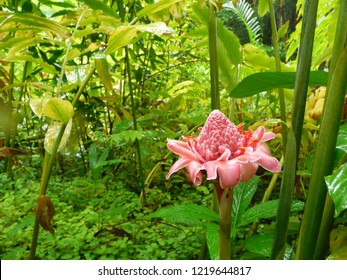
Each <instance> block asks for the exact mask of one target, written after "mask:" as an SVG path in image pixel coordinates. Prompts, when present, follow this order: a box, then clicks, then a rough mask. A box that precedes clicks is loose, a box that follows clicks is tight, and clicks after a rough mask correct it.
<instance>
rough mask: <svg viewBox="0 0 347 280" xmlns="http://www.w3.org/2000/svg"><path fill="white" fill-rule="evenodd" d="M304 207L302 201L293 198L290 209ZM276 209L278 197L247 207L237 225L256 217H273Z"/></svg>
mask: <svg viewBox="0 0 347 280" xmlns="http://www.w3.org/2000/svg"><path fill="white" fill-rule="evenodd" d="M303 208H304V203H303V202H302V201H299V200H294V201H293V203H292V208H291V211H301V210H302V209H303ZM277 209H278V199H276V200H270V201H266V202H264V203H260V204H258V205H255V206H254V207H252V208H250V209H248V210H247V211H246V212H245V213H244V214H243V215H242V219H241V222H240V223H239V224H238V225H237V226H238V227H241V226H244V225H247V224H250V223H252V222H255V221H257V220H258V219H266V218H271V217H275V216H276V214H277Z"/></svg>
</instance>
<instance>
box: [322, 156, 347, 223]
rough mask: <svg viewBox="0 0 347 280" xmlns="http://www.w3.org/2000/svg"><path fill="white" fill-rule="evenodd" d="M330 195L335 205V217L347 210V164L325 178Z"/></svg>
mask: <svg viewBox="0 0 347 280" xmlns="http://www.w3.org/2000/svg"><path fill="white" fill-rule="evenodd" d="M324 178H325V182H326V184H327V187H328V191H329V194H330V196H331V198H332V200H333V202H334V205H335V217H337V216H338V215H339V214H340V213H341V212H342V211H343V210H345V209H347V187H346V186H347V163H345V164H343V165H341V166H340V167H339V168H338V169H336V170H335V171H334V172H333V174H332V175H329V176H325V177H324Z"/></svg>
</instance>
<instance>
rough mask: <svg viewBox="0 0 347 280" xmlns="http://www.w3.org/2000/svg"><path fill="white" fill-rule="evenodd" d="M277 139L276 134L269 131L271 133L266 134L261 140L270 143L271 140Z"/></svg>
mask: <svg viewBox="0 0 347 280" xmlns="http://www.w3.org/2000/svg"><path fill="white" fill-rule="evenodd" d="M275 137H276V134H275V133H273V132H271V131H269V132H266V133H265V134H264V135H263V138H262V139H261V141H262V142H266V141H269V140H271V139H274V138H275Z"/></svg>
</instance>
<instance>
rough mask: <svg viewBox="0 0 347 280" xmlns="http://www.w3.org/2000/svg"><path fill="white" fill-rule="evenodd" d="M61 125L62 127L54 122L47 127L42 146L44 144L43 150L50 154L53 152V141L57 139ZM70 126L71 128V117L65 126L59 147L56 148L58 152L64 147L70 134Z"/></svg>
mask: <svg viewBox="0 0 347 280" xmlns="http://www.w3.org/2000/svg"><path fill="white" fill-rule="evenodd" d="M61 127H62V124H61V123H55V124H51V125H50V126H49V127H48V129H47V132H46V135H45V141H44V146H45V150H46V151H47V152H48V153H50V154H52V152H53V147H54V144H55V141H57V138H58V135H59V132H60V129H61ZM71 128H72V119H70V121H69V122H68V124H67V126H66V128H65V131H64V134H63V137H62V139H61V141H60V143H59V148H58V151H59V152H61V151H62V150H63V149H64V148H65V146H66V143H67V140H68V139H69V137H70V134H71Z"/></svg>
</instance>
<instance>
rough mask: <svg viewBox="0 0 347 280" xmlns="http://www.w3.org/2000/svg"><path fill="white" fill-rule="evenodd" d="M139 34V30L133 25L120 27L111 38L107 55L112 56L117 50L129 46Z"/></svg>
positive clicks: (106, 51)
mask: <svg viewBox="0 0 347 280" xmlns="http://www.w3.org/2000/svg"><path fill="white" fill-rule="evenodd" d="M137 33H138V29H137V28H136V27H135V26H133V25H128V26H120V27H118V28H117V29H116V30H115V31H114V32H112V35H111V37H110V40H109V42H108V46H107V48H106V50H105V54H111V53H113V52H115V51H116V50H118V49H120V48H122V47H124V46H126V45H128V44H129V43H130V42H131V41H132V40H133V39H134V38H135V37H136V36H137Z"/></svg>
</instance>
